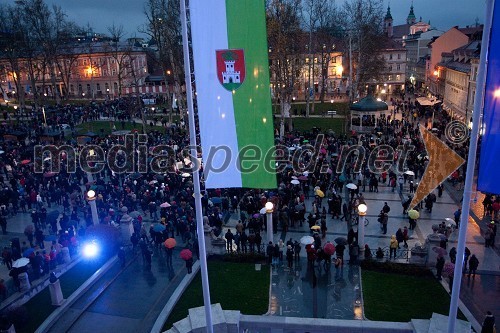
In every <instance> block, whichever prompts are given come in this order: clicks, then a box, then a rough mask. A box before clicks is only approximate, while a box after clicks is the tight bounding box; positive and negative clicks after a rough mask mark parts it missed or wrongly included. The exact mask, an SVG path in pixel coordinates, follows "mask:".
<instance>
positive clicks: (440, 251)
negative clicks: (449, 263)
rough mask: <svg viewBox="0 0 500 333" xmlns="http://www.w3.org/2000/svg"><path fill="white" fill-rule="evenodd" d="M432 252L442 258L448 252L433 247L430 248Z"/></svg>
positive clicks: (438, 247)
mask: <svg viewBox="0 0 500 333" xmlns="http://www.w3.org/2000/svg"><path fill="white" fill-rule="evenodd" d="M432 251H434V252H436V253H437V254H438V255H442V256H445V255H447V254H448V251H446V250H445V249H443V248H442V247H440V246H434V247H433V248H432Z"/></svg>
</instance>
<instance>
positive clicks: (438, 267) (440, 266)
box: [436, 255, 444, 280]
mask: <svg viewBox="0 0 500 333" xmlns="http://www.w3.org/2000/svg"><path fill="white" fill-rule="evenodd" d="M443 268H444V257H443V256H442V255H438V257H437V262H436V277H437V279H438V280H441V279H442V278H441V274H442V273H443Z"/></svg>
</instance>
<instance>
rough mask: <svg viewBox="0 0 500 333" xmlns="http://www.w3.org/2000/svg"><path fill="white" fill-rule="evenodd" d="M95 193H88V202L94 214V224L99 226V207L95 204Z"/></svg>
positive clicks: (92, 191) (91, 191)
mask: <svg viewBox="0 0 500 333" xmlns="http://www.w3.org/2000/svg"><path fill="white" fill-rule="evenodd" d="M95 199H96V197H95V191H94V190H89V191H88V192H87V201H88V202H89V204H90V210H91V212H92V222H93V223H94V224H95V225H97V224H99V216H98V215H97V205H96V203H95Z"/></svg>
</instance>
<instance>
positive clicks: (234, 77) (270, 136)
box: [189, 0, 276, 188]
mask: <svg viewBox="0 0 500 333" xmlns="http://www.w3.org/2000/svg"><path fill="white" fill-rule="evenodd" d="M189 7H190V20H191V36H192V43H193V57H194V74H195V82H196V98H197V103H198V115H199V124H200V136H201V147H202V149H203V162H204V172H205V186H206V188H219V187H249V188H276V173H275V170H274V163H275V162H274V133H273V118H272V110H271V94H270V84H269V61H268V56H267V52H268V49H267V34H266V16H265V7H264V0H190V1H189Z"/></svg>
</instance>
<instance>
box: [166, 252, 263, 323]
mask: <svg viewBox="0 0 500 333" xmlns="http://www.w3.org/2000/svg"><path fill="white" fill-rule="evenodd" d="M208 277H209V280H210V302H211V303H212V304H215V303H220V304H221V306H222V309H224V310H239V311H241V313H243V314H248V315H262V314H264V313H266V312H267V309H268V305H269V283H270V282H269V266H266V265H263V266H262V270H261V271H256V270H255V265H254V264H246V263H230V262H222V261H209V262H208ZM199 306H203V291H202V287H201V275H200V273H198V274H197V276H196V277H195V278H194V279H193V281H192V282H191V284H190V285H189V286H188V288H187V289H186V291H185V292H184V294H183V295H182V297H181V298H180V300H179V302H177V304H176V305H175V307H174V309H173V310H172V312H171V313H170V316H169V317H168V319H167V322H166V323H165V325H164V326H163V330H162V331H166V330H168V329H170V328H171V327H172V325H173V324H174V323H175V322H177V321H179V320H182V319H184V318H186V317H187V315H188V310H189V309H191V308H195V307H199Z"/></svg>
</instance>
